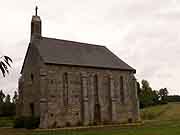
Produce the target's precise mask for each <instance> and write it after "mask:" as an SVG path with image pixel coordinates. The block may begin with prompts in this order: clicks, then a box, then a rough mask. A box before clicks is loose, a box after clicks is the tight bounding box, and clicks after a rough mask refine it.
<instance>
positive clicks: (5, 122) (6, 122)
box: [0, 117, 14, 135]
mask: <svg viewBox="0 0 180 135" xmlns="http://www.w3.org/2000/svg"><path fill="white" fill-rule="evenodd" d="M13 121H14V117H0V127H13ZM0 135H1V134H0Z"/></svg>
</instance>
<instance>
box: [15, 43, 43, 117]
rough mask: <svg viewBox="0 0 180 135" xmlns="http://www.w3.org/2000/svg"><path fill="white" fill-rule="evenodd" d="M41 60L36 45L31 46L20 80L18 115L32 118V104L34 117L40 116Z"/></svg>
mask: <svg viewBox="0 0 180 135" xmlns="http://www.w3.org/2000/svg"><path fill="white" fill-rule="evenodd" d="M41 65H42V62H41V58H40V56H39V53H38V50H37V48H36V47H35V44H30V45H29V48H28V51H27V54H26V57H25V60H24V65H23V69H22V75H21V77H20V79H19V95H20V99H19V102H18V105H19V107H18V108H19V109H17V111H18V112H17V115H20V116H21V115H22V116H31V114H32V111H31V109H30V104H31V103H33V104H34V115H36V116H38V115H39V96H40V93H39V92H40V91H39V70H40V66H41Z"/></svg>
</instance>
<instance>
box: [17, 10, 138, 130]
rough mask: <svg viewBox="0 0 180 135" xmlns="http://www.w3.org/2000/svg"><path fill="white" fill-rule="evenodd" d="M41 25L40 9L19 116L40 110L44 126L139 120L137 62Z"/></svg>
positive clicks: (24, 69)
mask: <svg viewBox="0 0 180 135" xmlns="http://www.w3.org/2000/svg"><path fill="white" fill-rule="evenodd" d="M41 25H42V24H41V19H40V17H39V16H38V15H37V13H36V15H35V16H33V17H32V21H31V39H30V43H29V46H28V49H27V53H26V56H25V59H24V63H23V67H22V70H21V77H20V79H19V100H18V103H17V117H21V116H39V117H40V128H57V127H65V126H80V125H98V124H118V123H128V122H137V121H139V119H140V118H139V105H138V97H137V88H136V79H135V77H134V74H135V73H136V70H135V69H134V68H132V67H130V66H129V65H128V64H126V63H125V62H124V61H122V60H121V59H120V58H118V57H117V56H116V55H114V54H113V53H112V52H111V51H110V50H108V49H107V48H106V47H105V46H99V45H93V44H87V43H80V42H74V41H68V40H61V39H54V38H47V37H43V36H42V34H41V27H42V26H41Z"/></svg>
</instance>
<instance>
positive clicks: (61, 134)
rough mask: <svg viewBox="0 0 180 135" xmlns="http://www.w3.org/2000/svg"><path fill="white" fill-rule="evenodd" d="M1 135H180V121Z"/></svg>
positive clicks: (1, 133) (2, 131)
mask: <svg viewBox="0 0 180 135" xmlns="http://www.w3.org/2000/svg"><path fill="white" fill-rule="evenodd" d="M0 135H180V121H156V122H154V121H153V122H146V123H145V124H144V125H142V126H134V127H106V128H96V129H81V130H66V131H62V130H56V131H53V130H49V131H34V130H24V129H0Z"/></svg>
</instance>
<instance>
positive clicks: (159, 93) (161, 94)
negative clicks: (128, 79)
mask: <svg viewBox="0 0 180 135" xmlns="http://www.w3.org/2000/svg"><path fill="white" fill-rule="evenodd" d="M137 94H138V97H139V104H140V108H145V107H148V106H153V105H158V104H167V103H168V98H167V97H168V90H167V88H161V89H159V90H153V89H152V88H151V86H150V84H149V82H148V81H147V80H142V81H141V85H140V83H139V82H137Z"/></svg>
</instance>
